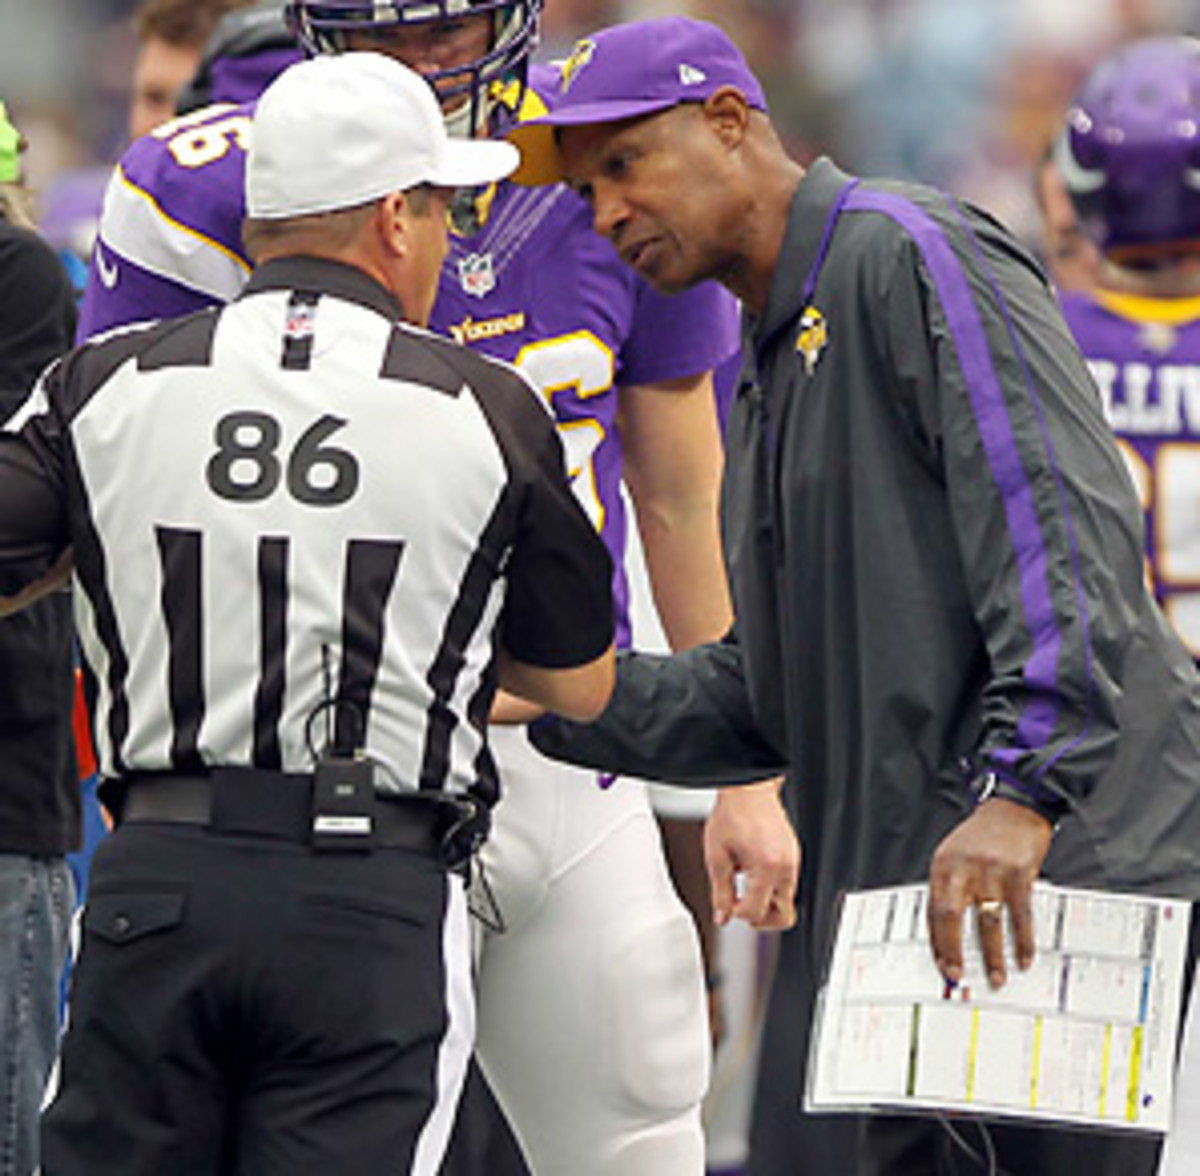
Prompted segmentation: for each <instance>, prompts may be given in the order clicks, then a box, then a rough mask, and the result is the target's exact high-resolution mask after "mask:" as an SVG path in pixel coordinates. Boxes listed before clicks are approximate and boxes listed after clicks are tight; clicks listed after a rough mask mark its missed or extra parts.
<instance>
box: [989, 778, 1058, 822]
mask: <svg viewBox="0 0 1200 1176" xmlns="http://www.w3.org/2000/svg"><path fill="white" fill-rule="evenodd" d="M971 790H972V792H973V793H974V794H975V803H976V804H983V802H984V801H985V800H991V799H992V798H993V797H999V798H1000V799H1001V800H1007V801H1011V802H1012V803H1013V804H1019V805H1021V807H1022V808H1027V809H1033V811H1034V812H1035V813H1037V814H1038V815H1039V816H1041V817H1043V818H1044V819H1045V820H1046V821H1048V822H1049V823H1050V824H1051V825H1052V826H1055V827H1056V826H1057V825H1058V823H1059V821H1061V820H1062V819H1063V817H1065V816H1066V815H1067V813H1068V812H1069V811H1070V807H1071V806H1070V805H1069V804H1068V803H1067V801H1065V800H1064V799H1063V798H1062V797H1061V796H1058V795H1057V794H1056V793H1054V792H1051V791H1050V789H1049V788H1045V787H1036V786H1033V785H1029V784H1026V783H1025V782H1024V781H1022V780H1017V779H1015V778H1014V777H1012V776H1002V775H1000V773H999V772H981V773H980V774H979V775H978V776H976V777H975V779H974V780H973V781H972V782H971Z"/></svg>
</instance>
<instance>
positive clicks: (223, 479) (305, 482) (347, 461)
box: [207, 412, 359, 506]
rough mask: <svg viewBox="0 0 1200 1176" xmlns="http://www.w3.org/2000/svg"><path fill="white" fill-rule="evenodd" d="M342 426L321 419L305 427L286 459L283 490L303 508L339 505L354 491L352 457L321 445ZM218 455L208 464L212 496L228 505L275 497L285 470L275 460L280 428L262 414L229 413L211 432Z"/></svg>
mask: <svg viewBox="0 0 1200 1176" xmlns="http://www.w3.org/2000/svg"><path fill="white" fill-rule="evenodd" d="M345 424H346V422H345V421H344V420H342V419H341V418H340V417H335V416H329V415H326V416H323V417H321V418H320V420H318V421H316V422H315V423H314V424H312V425H310V426H309V427H308V428H307V429H305V430H304V432H303V433H302V434H301V436H300V440H299V441H297V442H296V445H295V447H294V448H293V449H292V452H291V454H290V455H289V456H288V459H287V471H286V477H287V491H288V493H289V494H290V495H291V496H292V497H293V498H295V499H296V500H297V501H298V502H302V503H304V505H305V506H340V505H341V504H342V503H343V502H347V501H349V500H350V499H351V498H353V497H354V495H355V493H356V492H357V490H358V483H359V472H358V461H357V460H356V459H355V457H354V455H353V454H352V453H349V452H348V451H347V450H345V449H338V448H336V447H335V446H333V445H323V444H322V442H323V441H324V440H325V439H326V438H327V437H329V436H331V435H332V434H333V433H335V432H337V430H338V429H340V428H342V427H343V426H344V425H345ZM214 433H215V435H214V440H215V442H216V446H217V452H216V453H214V454H213V455H212V457H211V458H210V459H209V462H208V470H207V477H208V485H209V488H210V489H211V490H212V492H213V493H214V494H216V495H218V496H219V497H221V498H227V499H229V500H230V501H231V502H261V501H262V500H263V499H264V498H269V497H270V496H271V495H272V494H274V493H275V490H276V489H277V487H278V486H279V483H280V480H281V478H282V477H283V475H284V469H283V466H282V463H281V462H280V459H279V458H278V457H277V456H276V451H277V450H278V449H279V445H280V442H281V441H282V439H283V427H282V426H281V425H280V423H279V422H278V421H277V420H276V419H275V418H274V417H273V416H269V415H268V414H267V413H265V412H231V413H229V414H228V415H227V416H223V417H222V418H221V419H220V420H219V421H218V422H217V427H216V429H215V430H214Z"/></svg>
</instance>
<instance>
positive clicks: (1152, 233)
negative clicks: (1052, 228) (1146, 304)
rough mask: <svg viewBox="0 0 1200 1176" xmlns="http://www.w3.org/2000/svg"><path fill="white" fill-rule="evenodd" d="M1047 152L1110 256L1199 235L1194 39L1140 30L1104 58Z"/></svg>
mask: <svg viewBox="0 0 1200 1176" xmlns="http://www.w3.org/2000/svg"><path fill="white" fill-rule="evenodd" d="M1055 158H1056V160H1057V162H1058V165H1059V167H1060V169H1061V170H1062V175H1063V180H1064V181H1065V183H1066V186H1067V191H1068V192H1069V193H1070V196H1071V200H1072V202H1073V203H1074V205H1075V210H1076V212H1077V213H1078V214H1079V219H1080V222H1081V224H1082V225H1083V227H1084V229H1085V230H1086V231H1087V232H1088V234H1089V235H1090V236H1091V237H1092V238H1093V239H1094V240H1095V241H1096V243H1097V244H1098V245H1099V246H1100V248H1101V249H1102V250H1103V251H1104V252H1105V253H1107V254H1110V255H1111V256H1112V257H1113V258H1114V260H1118V261H1120V260H1122V259H1125V260H1131V261H1134V260H1137V259H1139V258H1142V259H1146V260H1153V259H1154V257H1155V256H1161V255H1163V254H1165V253H1168V252H1171V251H1172V250H1175V249H1178V248H1179V247H1180V245H1186V244H1187V243H1193V242H1194V243H1196V244H1198V245H1200V40H1198V39H1196V38H1194V37H1148V38H1145V39H1143V40H1140V41H1135V42H1132V43H1130V44H1129V45H1126V46H1123V47H1122V48H1121V49H1118V50H1117V51H1116V52H1115V53H1113V54H1111V55H1110V56H1109V57H1107V58H1105V59H1104V61H1102V62H1101V63H1100V64H1099V65H1098V66H1097V67H1096V68H1095V69H1094V70H1093V71H1092V73H1091V74H1090V75H1089V77H1088V78H1087V80H1086V81H1085V82H1084V84H1083V87H1082V88H1081V90H1080V92H1079V94H1078V96H1077V97H1076V99H1075V101H1074V103H1073V104H1072V106H1071V109H1070V110H1069V112H1068V114H1067V125H1066V129H1065V130H1064V132H1063V135H1062V137H1061V139H1060V140H1059V142H1058V144H1057V147H1056V151H1055Z"/></svg>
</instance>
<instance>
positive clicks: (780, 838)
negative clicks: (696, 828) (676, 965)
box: [704, 780, 800, 931]
mask: <svg viewBox="0 0 1200 1176" xmlns="http://www.w3.org/2000/svg"><path fill="white" fill-rule="evenodd" d="M780 787H781V781H779V780H768V781H765V782H763V783H760V784H744V785H741V786H738V787H729V788H722V789H720V790H719V791H718V793H717V801H716V804H715V805H714V806H713V811H712V813H711V814H710V815H709V818H708V821H707V823H706V825H705V827H704V856H705V859H706V860H707V862H708V877H709V883H710V885H711V886H712V896H713V915H714V917H715V919H716V922H717V925H718V926H721V925H723V924H725V923H728V922H729V920H730V919H733V918H738V919H745V921H746V922H747V923H749V924H750V926H751V927H754V928H756V929H758V930H760V931H784V930H786V929H787V928H788V927H790V926H791V925H792V924H793V923H795V921H796V886H797V883H798V882H799V879H800V842H799V841H798V840H797V838H796V833H795V830H794V829H793V828H792V823H791V821H790V820H788V815H787V812H786V811H785V810H784V807H783V802H782V801H781V800H780V798H779V790H780ZM739 875H741V882H742V884H741V887H740V891H741V893H740V894H739V886H738V876H739Z"/></svg>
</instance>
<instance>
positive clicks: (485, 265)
mask: <svg viewBox="0 0 1200 1176" xmlns="http://www.w3.org/2000/svg"><path fill="white" fill-rule="evenodd" d="M458 280H459V282H460V283H461V284H462V288H463V290H464V291H466V293H468V294H473V295H474V296H475V297H476V298H483V297H484V296H485V295H487V294H490V293H491V292H492V291H493V290H494V289H495V288H496V271H495V270H494V269H493V268H492V255H491V254H490V253H472V254H469V255H468V256H467V257H464V258H462V259H461V260H460V261H459V263H458Z"/></svg>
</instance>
